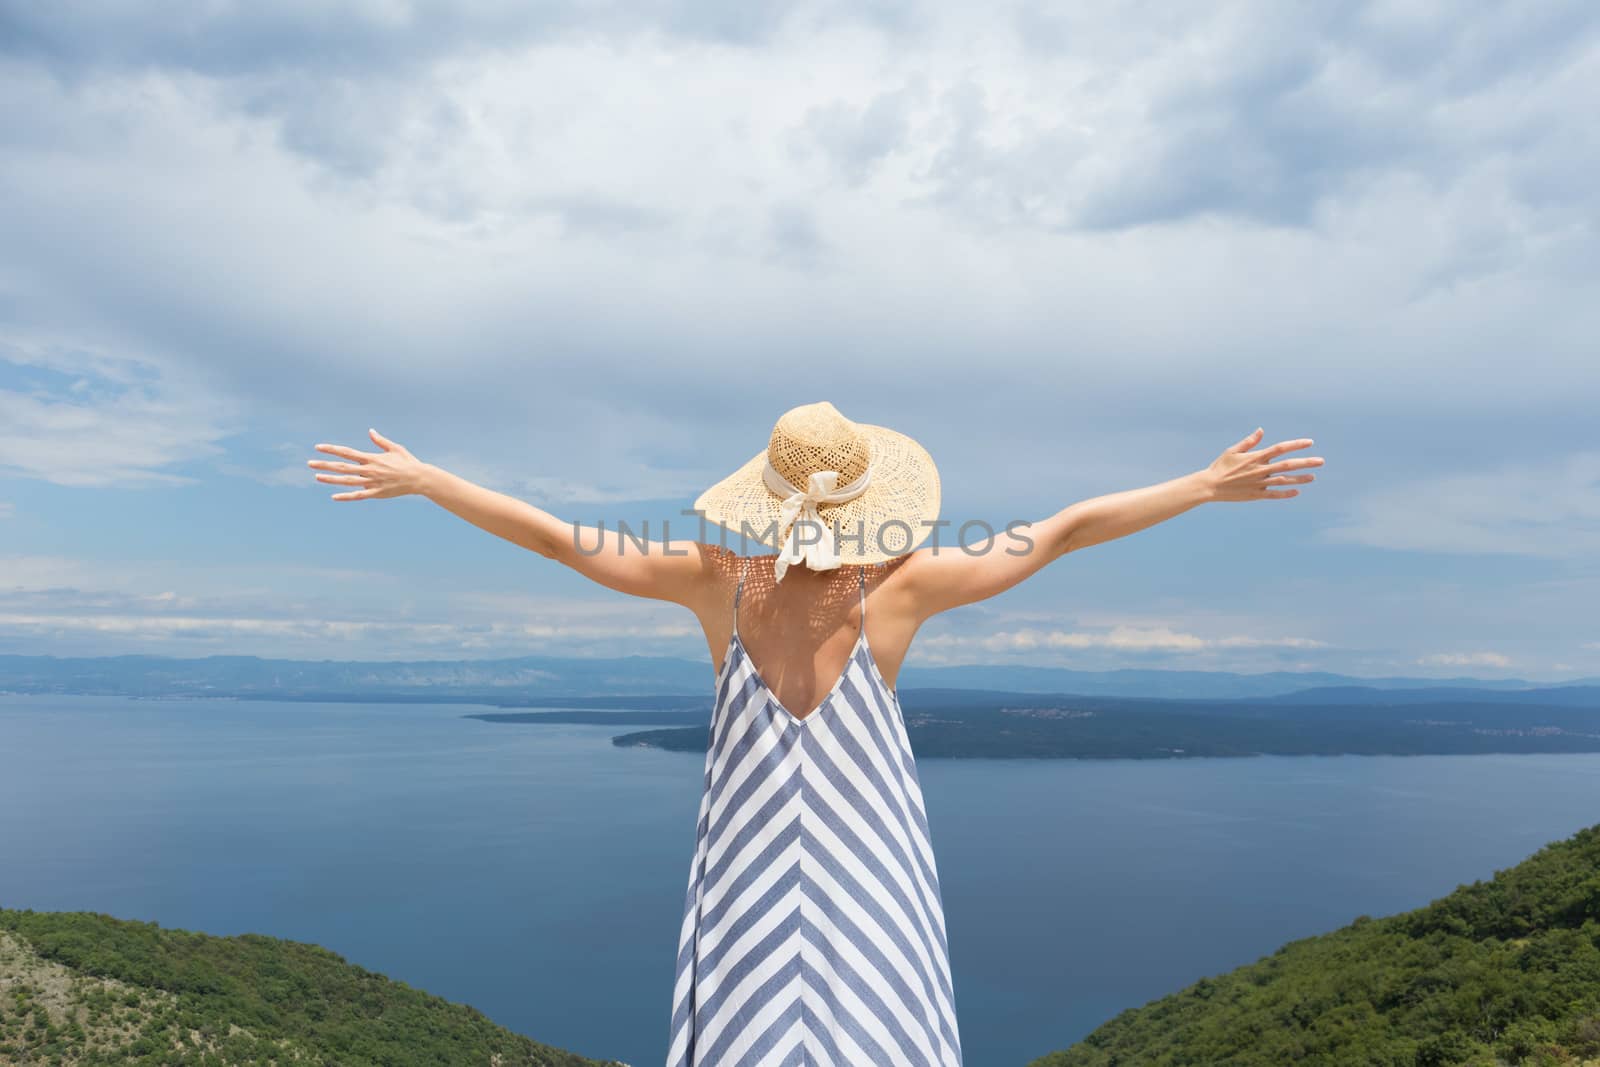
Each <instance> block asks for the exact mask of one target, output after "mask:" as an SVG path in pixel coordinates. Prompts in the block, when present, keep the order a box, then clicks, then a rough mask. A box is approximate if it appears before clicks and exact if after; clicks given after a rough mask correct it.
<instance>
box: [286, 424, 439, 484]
mask: <svg viewBox="0 0 1600 1067" xmlns="http://www.w3.org/2000/svg"><path fill="white" fill-rule="evenodd" d="M367 433H369V434H370V435H372V440H373V442H374V443H375V444H377V446H378V447H379V448H381V449H383V451H382V452H359V451H357V450H356V449H354V448H347V447H345V446H344V445H317V446H316V450H317V451H318V452H327V453H328V454H330V455H334V456H343V457H345V458H346V459H349V460H353V461H354V462H351V463H335V462H333V461H332V460H326V459H308V460H306V466H308V467H314V468H316V469H318V470H325V471H333V472H334V473H333V474H319V475H317V481H319V482H330V483H333V484H336V485H353V486H359V487H360V488H358V489H352V490H350V491H348V492H344V493H334V494H333V499H334V500H366V499H367V498H368V497H374V498H386V497H393V496H408V495H411V494H413V493H418V492H421V486H422V477H423V474H424V472H426V470H427V469H428V465H427V464H426V463H423V462H422V461H421V460H419V459H418V458H417V457H416V456H413V455H412V454H411V452H410V450H409V449H407V448H406V447H405V446H404V445H402V444H399V443H397V442H395V441H391V440H389V439H388V438H387V437H385V436H383V435H382V434H380V433H379V432H378V431H377V430H368V431H367Z"/></svg>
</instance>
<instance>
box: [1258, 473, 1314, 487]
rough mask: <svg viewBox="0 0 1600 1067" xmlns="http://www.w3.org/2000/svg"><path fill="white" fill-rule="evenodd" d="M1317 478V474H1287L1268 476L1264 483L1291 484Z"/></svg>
mask: <svg viewBox="0 0 1600 1067" xmlns="http://www.w3.org/2000/svg"><path fill="white" fill-rule="evenodd" d="M1315 478H1316V475H1315V474H1287V475H1283V476H1282V477H1278V478H1268V479H1267V480H1266V481H1264V482H1262V483H1261V484H1262V485H1291V484H1294V483H1297V482H1309V481H1313V480H1314V479H1315Z"/></svg>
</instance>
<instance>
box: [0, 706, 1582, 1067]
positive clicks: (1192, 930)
mask: <svg viewBox="0 0 1600 1067" xmlns="http://www.w3.org/2000/svg"><path fill="white" fill-rule="evenodd" d="M484 710H488V709H485V708H481V707H475V706H468V705H450V704H430V705H394V704H353V703H329V704H301V703H266V702H244V701H228V700H214V701H213V700H203V701H148V700H128V699H122V698H114V697H78V696H59V697H23V696H14V695H13V696H5V695H0V906H4V907H10V908H36V909H41V910H52V911H57V910H89V911H98V912H104V913H107V914H110V915H114V916H117V917H120V918H127V919H140V920H145V921H154V922H159V923H160V924H162V925H163V926H167V927H182V928H186V929H193V930H202V931H206V932H208V933H214V934H237V933H244V932H247V931H248V932H257V933H262V934H269V935H272V936H274V937H283V938H291V939H294V940H300V941H311V942H316V943H318V944H321V945H324V946H326V947H328V948H330V949H332V950H333V951H335V952H338V953H340V954H341V955H343V956H344V957H345V958H346V959H348V960H350V961H351V962H354V963H358V964H360V965H362V966H363V967H366V968H368V969H370V970H375V971H378V972H381V973H383V974H385V975H387V976H389V977H390V978H394V979H399V980H403V981H405V982H407V983H409V984H411V985H413V986H416V987H419V988H422V989H426V990H428V991H429V992H432V993H436V994H438V995H440V996H443V997H446V998H448V999H450V1000H454V1001H461V1002H465V1003H469V1004H471V1005H473V1006H474V1007H476V1008H478V1009H479V1010H481V1011H483V1012H484V1013H485V1014H487V1015H488V1016H489V1017H491V1018H493V1019H494V1020H495V1021H497V1022H499V1023H501V1024H502V1025H505V1026H507V1027H510V1028H512V1029H514V1030H518V1031H521V1032H523V1033H526V1034H528V1035H530V1036H532V1037H534V1038H536V1039H538V1040H540V1041H545V1042H548V1043H550V1044H554V1045H558V1046H563V1047H566V1048H570V1049H573V1050H575V1051H578V1052H581V1053H584V1054H586V1055H590V1056H595V1057H610V1058H616V1059H620V1060H623V1061H625V1062H628V1063H631V1064H633V1065H635V1067H651V1065H654V1064H657V1063H660V1062H661V1061H662V1060H663V1059H664V1056H665V1051H666V1043H667V1037H668V1018H669V1014H670V1003H669V1002H670V999H671V984H672V978H673V963H674V959H675V956H676V951H677V936H678V924H679V920H680V918H681V916H682V908H683V894H684V890H685V888H686V885H687V879H688V873H689V860H690V854H691V852H692V850H693V845H694V822H695V817H696V813H697V807H698V803H699V789H700V784H701V772H702V768H703V755H701V754H691V753H667V752H660V751H653V750H646V749H618V748H615V747H613V746H612V745H611V743H610V738H611V736H612V735H613V734H614V733H619V732H623V729H622V728H608V727H605V726H577V725H549V726H540V725H505V724H491V723H485V722H481V721H478V720H474V719H467V718H463V717H462V716H463V715H466V714H469V713H473V712H480V711H484ZM919 773H920V776H921V780H922V786H923V791H924V794H925V797H926V801H927V806H928V815H929V822H930V825H931V827H932V832H933V838H934V846H935V852H936V859H937V863H938V867H939V873H940V877H941V880H942V882H943V896H944V903H945V914H946V920H947V923H948V927H949V938H950V955H951V963H952V967H953V969H954V984H955V990H956V1003H957V1011H958V1014H959V1019H960V1025H961V1030H962V1038H963V1046H964V1052H965V1062H966V1063H967V1064H968V1067H991V1065H993V1067H1000V1065H1020V1064H1024V1063H1026V1062H1027V1061H1028V1060H1029V1059H1032V1058H1034V1057H1037V1056H1039V1055H1042V1054H1044V1053H1045V1052H1048V1051H1050V1050H1051V1049H1055V1048H1061V1047H1064V1046H1066V1045H1068V1044H1070V1043H1071V1042H1073V1041H1074V1040H1076V1039H1078V1038H1080V1037H1082V1036H1083V1035H1084V1034H1086V1033H1088V1032H1089V1031H1090V1030H1091V1029H1093V1028H1094V1027H1095V1026H1096V1025H1098V1024H1099V1023H1101V1022H1103V1021H1105V1020H1106V1019H1108V1018H1110V1017H1111V1016H1113V1015H1115V1014H1116V1013H1118V1012H1119V1011H1121V1010H1123V1009H1124V1008H1128V1007H1132V1006H1136V1005H1138V1004H1141V1003H1144V1002H1145V1001H1147V1000H1150V999H1152V998H1155V997H1158V996H1161V995H1164V994H1166V993H1168V992H1172V991H1175V990H1177V989H1179V988H1181V987H1183V986H1184V985H1187V984H1188V983H1190V982H1192V981H1194V980H1195V979H1196V978H1199V977H1201V976H1203V975H1209V974H1216V973H1218V972H1221V971H1225V970H1228V969H1230V968H1232V967H1235V966H1237V965H1239V964H1242V963H1248V962H1250V961H1252V960H1255V959H1257V958H1259V957H1261V956H1263V955H1266V954H1269V953H1271V952H1272V951H1273V950H1274V949H1276V948H1277V947H1278V946H1279V945H1280V944H1282V943H1283V942H1285V941H1288V940H1291V939H1294V938H1298V937H1304V936H1308V935H1311V934H1315V933H1320V932H1323V931H1325V930H1329V929H1333V928H1335V927H1338V926H1342V925H1344V924H1345V923H1347V922H1349V921H1350V920H1351V919H1352V918H1354V917H1355V916H1357V915H1361V914H1368V915H1373V916H1377V915H1384V914H1388V913H1390V912H1394V911H1400V910H1405V909H1409V908H1413V907H1417V906H1419V905H1421V904H1424V903H1426V902H1427V901H1429V900H1431V899H1433V898H1435V897H1438V896H1442V895H1443V894H1445V893H1447V892H1449V891H1450V890H1452V889H1454V888H1455V887H1456V886H1457V885H1458V884H1460V883H1463V882H1471V881H1473V880H1475V879H1477V878H1480V877H1488V876H1489V875H1491V874H1492V873H1493V871H1494V870H1495V869H1497V868H1501V867H1507V866H1510V865H1512V864H1514V863H1517V862H1518V861H1520V860H1522V859H1523V858H1524V857H1526V856H1527V855H1528V854H1529V853H1531V852H1533V851H1535V850H1536V849H1538V848H1539V847H1540V846H1542V845H1544V844H1546V843H1547V842H1550V841H1554V840H1557V839H1560V838H1563V837H1566V836H1568V835H1570V834H1571V833H1573V832H1574V831H1576V830H1578V829H1580V828H1581V827H1583V826H1586V825H1589V824H1591V823H1592V822H1595V821H1600V755H1559V756H1421V757H1417V756H1411V757H1350V756H1336V757H1315V756H1309V757H1257V758H1250V759H1201V760H1148V761H1147V760H1096V761H1078V760H939V759H927V760H923V761H921V762H920V763H919Z"/></svg>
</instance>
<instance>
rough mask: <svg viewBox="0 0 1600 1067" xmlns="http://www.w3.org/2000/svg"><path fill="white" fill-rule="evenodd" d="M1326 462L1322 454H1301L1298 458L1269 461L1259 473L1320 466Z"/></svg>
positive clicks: (1273, 472) (1275, 472)
mask: <svg viewBox="0 0 1600 1067" xmlns="http://www.w3.org/2000/svg"><path fill="white" fill-rule="evenodd" d="M1324 462H1325V461H1324V460H1323V458H1322V457H1321V456H1301V457H1299V458H1297V459H1285V460H1281V461H1279V462H1277V463H1269V464H1267V465H1266V466H1265V467H1262V468H1261V470H1260V471H1258V472H1257V473H1258V474H1278V473H1279V472H1281V471H1294V470H1299V469H1300V468H1301V467H1320V466H1322V465H1323V463H1324Z"/></svg>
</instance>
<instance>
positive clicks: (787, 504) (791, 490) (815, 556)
mask: <svg viewBox="0 0 1600 1067" xmlns="http://www.w3.org/2000/svg"><path fill="white" fill-rule="evenodd" d="M871 477H872V467H871V465H870V464H869V465H868V466H867V469H866V470H865V471H863V472H862V473H861V477H859V478H857V479H856V480H855V481H853V482H851V483H849V484H848V485H846V486H844V487H843V488H835V487H836V486H837V485H838V483H839V472H838V471H813V472H812V473H811V476H810V478H808V479H807V484H806V487H805V488H804V489H797V488H795V486H794V485H793V483H791V482H790V481H789V479H787V478H785V477H784V476H783V475H781V474H779V473H778V471H777V469H776V468H774V467H773V465H772V461H771V460H770V459H769V460H768V461H767V465H766V468H765V470H763V471H762V478H763V479H764V480H765V481H766V483H767V488H768V489H771V490H772V491H773V492H774V493H777V494H779V495H781V496H782V497H783V500H782V501H781V502H780V503H779V504H778V531H779V535H780V536H781V537H782V538H783V550H782V551H781V552H779V553H778V559H777V561H776V562H775V563H773V565H772V577H773V580H774V581H777V582H781V581H783V575H784V572H785V571H787V570H788V569H789V564H791V563H800V562H804V563H805V565H806V566H808V567H810V568H811V569H812V570H814V571H829V570H833V569H834V568H836V567H838V566H839V550H838V547H837V546H836V545H835V544H834V541H833V530H832V528H831V527H830V526H829V525H828V524H827V523H824V522H823V521H822V516H821V515H819V514H818V513H817V505H818V504H842V503H844V502H845V501H847V500H854V499H855V498H856V497H858V496H860V495H861V494H862V493H863V492H864V491H865V490H866V488H867V483H868V481H869V480H870V479H871ZM802 518H803V519H805V520H807V521H808V522H810V523H812V524H813V525H814V526H815V527H816V529H818V530H819V531H821V532H820V533H819V534H818V535H817V539H816V540H814V541H808V542H807V543H806V544H804V545H802V544H801V543H800V523H799V522H797V521H796V520H797V519H802Z"/></svg>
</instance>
